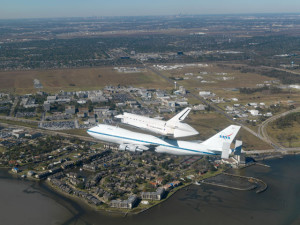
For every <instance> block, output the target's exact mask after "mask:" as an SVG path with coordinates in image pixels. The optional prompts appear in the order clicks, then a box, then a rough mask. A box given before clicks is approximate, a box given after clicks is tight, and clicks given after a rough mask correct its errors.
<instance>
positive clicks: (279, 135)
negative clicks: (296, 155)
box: [267, 122, 300, 148]
mask: <svg viewBox="0 0 300 225" xmlns="http://www.w3.org/2000/svg"><path fill="white" fill-rule="evenodd" d="M267 132H268V135H269V136H270V137H271V138H272V139H273V140H274V141H276V142H277V143H279V144H281V145H282V146H284V147H287V148H295V147H300V125H299V124H298V123H297V122H294V123H293V125H292V126H290V127H287V128H283V129H279V128H277V126H276V125H275V122H273V123H271V124H270V125H269V126H268V127H267Z"/></svg>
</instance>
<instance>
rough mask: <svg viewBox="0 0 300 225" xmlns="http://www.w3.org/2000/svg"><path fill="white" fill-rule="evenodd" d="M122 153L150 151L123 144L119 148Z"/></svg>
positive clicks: (137, 146)
mask: <svg viewBox="0 0 300 225" xmlns="http://www.w3.org/2000/svg"><path fill="white" fill-rule="evenodd" d="M119 150H120V151H130V152H143V151H146V150H148V148H147V147H145V146H139V145H131V144H128V145H126V144H121V145H120V146H119Z"/></svg>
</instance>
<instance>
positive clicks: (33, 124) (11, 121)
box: [0, 119, 37, 128]
mask: <svg viewBox="0 0 300 225" xmlns="http://www.w3.org/2000/svg"><path fill="white" fill-rule="evenodd" d="M0 123H5V124H11V125H17V126H24V127H31V128H37V123H25V122H20V121H13V120H3V119H0Z"/></svg>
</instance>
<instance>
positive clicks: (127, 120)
mask: <svg viewBox="0 0 300 225" xmlns="http://www.w3.org/2000/svg"><path fill="white" fill-rule="evenodd" d="M190 111H191V108H189V107H187V108H185V109H184V110H182V111H181V112H180V113H178V114H177V115H176V116H174V117H173V118H171V119H170V120H168V121H164V120H160V119H154V118H150V117H146V116H140V115H136V114H132V113H126V112H125V113H124V114H122V115H117V116H115V117H116V118H119V119H121V122H122V123H124V124H128V125H131V126H134V127H137V128H140V129H144V130H147V131H151V132H154V133H156V134H160V135H163V136H168V137H173V138H180V137H187V136H193V135H197V134H199V132H198V131H196V130H195V129H194V128H193V127H191V126H190V125H188V124H187V123H183V122H182V121H183V120H184V119H185V118H186V117H187V115H188V114H189V112H190Z"/></svg>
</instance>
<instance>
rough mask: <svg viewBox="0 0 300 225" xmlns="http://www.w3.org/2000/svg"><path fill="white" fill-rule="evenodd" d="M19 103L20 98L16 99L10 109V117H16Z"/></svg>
mask: <svg viewBox="0 0 300 225" xmlns="http://www.w3.org/2000/svg"><path fill="white" fill-rule="evenodd" d="M18 102H19V97H15V101H14V103H13V105H12V107H11V109H10V113H9V116H14V112H15V108H16V106H17V104H18Z"/></svg>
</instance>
